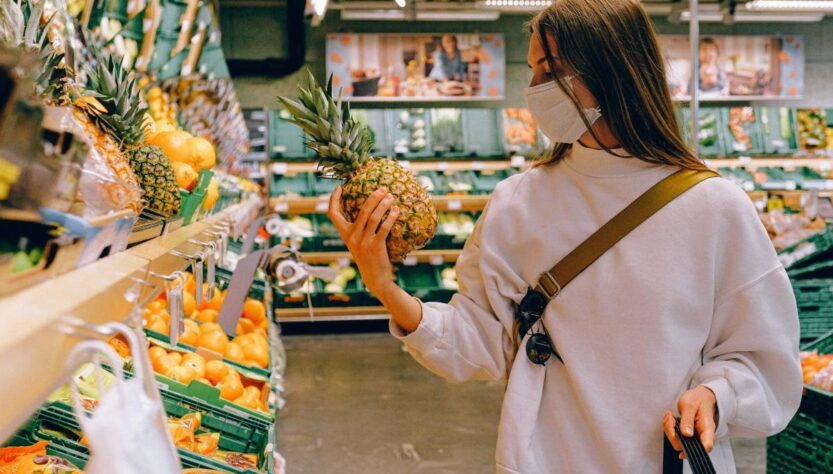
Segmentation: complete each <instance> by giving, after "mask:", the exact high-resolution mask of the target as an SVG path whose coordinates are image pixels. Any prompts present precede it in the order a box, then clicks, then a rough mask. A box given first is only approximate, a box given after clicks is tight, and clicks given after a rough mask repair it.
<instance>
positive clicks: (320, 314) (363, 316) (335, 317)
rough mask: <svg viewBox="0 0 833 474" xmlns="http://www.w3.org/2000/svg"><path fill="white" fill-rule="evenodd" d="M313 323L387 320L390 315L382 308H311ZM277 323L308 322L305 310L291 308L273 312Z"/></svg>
mask: <svg viewBox="0 0 833 474" xmlns="http://www.w3.org/2000/svg"><path fill="white" fill-rule="evenodd" d="M312 312H313V320H314V321H350V320H375V319H389V318H390V314H389V313H388V310H387V309H385V308H384V306H353V307H350V306H344V307H333V308H313V310H312ZM275 314H276V315H277V317H278V322H281V323H285V322H310V321H311V319H310V315H309V310H308V309H307V308H291V309H281V308H278V309H276V310H275Z"/></svg>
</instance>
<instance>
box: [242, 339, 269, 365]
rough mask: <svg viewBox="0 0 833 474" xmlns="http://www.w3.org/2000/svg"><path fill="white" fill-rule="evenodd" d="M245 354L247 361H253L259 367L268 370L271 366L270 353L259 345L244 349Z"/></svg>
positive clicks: (251, 345) (250, 345)
mask: <svg viewBox="0 0 833 474" xmlns="http://www.w3.org/2000/svg"><path fill="white" fill-rule="evenodd" d="M243 353H244V354H245V355H246V359H247V360H250V361H253V362H254V363H255V364H257V366H258V367H261V368H264V369H265V368H266V367H268V366H269V351H268V350H266V349H265V348H264V347H263V346H261V345H258V344H249V345H248V346H246V347H244V348H243Z"/></svg>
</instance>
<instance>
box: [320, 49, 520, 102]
mask: <svg viewBox="0 0 833 474" xmlns="http://www.w3.org/2000/svg"><path fill="white" fill-rule="evenodd" d="M326 54H327V61H326V62H327V75H328V76H329V75H330V74H332V75H333V85H334V86H336V87H343V90H344V96H345V97H349V98H351V100H352V101H354V102H360V101H366V102H384V101H438V100H441V101H444V102H449V101H467V100H469V101H472V100H476V101H482V100H501V99H503V97H504V95H505V88H506V86H505V70H506V54H505V50H504V41H503V35H500V34H420V35H416V34H331V35H328V36H327V51H326Z"/></svg>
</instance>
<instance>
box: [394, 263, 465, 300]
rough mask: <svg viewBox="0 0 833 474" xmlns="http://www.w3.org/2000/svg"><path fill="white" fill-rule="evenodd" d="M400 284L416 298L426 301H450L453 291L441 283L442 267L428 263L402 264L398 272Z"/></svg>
mask: <svg viewBox="0 0 833 474" xmlns="http://www.w3.org/2000/svg"><path fill="white" fill-rule="evenodd" d="M396 277H397V280H398V281H399V285H400V286H401V287H402V288H404V289H405V290H406V291H407V292H408V293H410V294H412V295H413V296H415V297H416V298H419V299H421V300H425V301H437V302H440V303H445V302H448V301H449V300H450V299H451V295H452V294H454V292H453V291H451V290H447V289H445V288H443V287H442V286H441V284H440V282H441V278H440V267H438V266H434V265H428V264H418V265H413V266H408V265H402V266H399V267H398V271H397V274H396Z"/></svg>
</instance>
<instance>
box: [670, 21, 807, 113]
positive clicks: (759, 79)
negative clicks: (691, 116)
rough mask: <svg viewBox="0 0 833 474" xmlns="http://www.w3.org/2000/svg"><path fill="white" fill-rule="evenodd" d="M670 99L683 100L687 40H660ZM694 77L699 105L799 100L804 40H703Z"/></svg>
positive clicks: (688, 52)
mask: <svg viewBox="0 0 833 474" xmlns="http://www.w3.org/2000/svg"><path fill="white" fill-rule="evenodd" d="M660 46H661V48H662V50H663V55H664V56H665V61H666V68H667V71H668V81H669V86H670V87H671V93H672V95H673V96H674V98H675V99H678V100H688V99H689V97H690V94H689V92H690V87H691V73H692V67H691V47H690V42H689V38H688V37H687V36H660ZM699 47H700V54H699V62H700V65H699V67H698V71H697V73H698V74H699V77H700V92H701V98H702V99H703V100H721V99H725V100H754V99H767V98H773V97H780V98H800V97H801V96H802V94H803V92H804V41H803V39H802V38H800V37H796V36H703V37H701V38H700V44H699Z"/></svg>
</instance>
